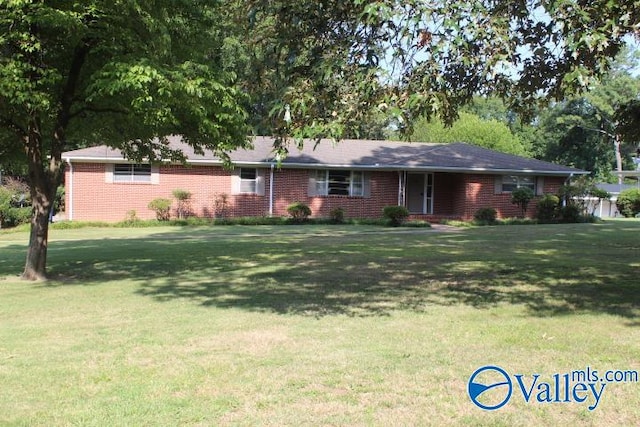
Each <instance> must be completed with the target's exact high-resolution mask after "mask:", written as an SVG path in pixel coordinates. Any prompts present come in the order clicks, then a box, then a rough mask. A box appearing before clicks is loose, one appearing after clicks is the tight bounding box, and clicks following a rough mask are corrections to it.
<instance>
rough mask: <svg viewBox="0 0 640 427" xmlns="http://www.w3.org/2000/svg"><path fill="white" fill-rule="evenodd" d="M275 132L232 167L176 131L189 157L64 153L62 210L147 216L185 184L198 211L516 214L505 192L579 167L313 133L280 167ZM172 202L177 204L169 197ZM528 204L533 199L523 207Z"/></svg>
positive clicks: (86, 216) (552, 181)
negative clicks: (159, 159) (156, 161)
mask: <svg viewBox="0 0 640 427" xmlns="http://www.w3.org/2000/svg"><path fill="white" fill-rule="evenodd" d="M273 142H274V140H273V139H272V138H267V137H256V138H255V140H254V149H252V150H236V151H234V152H232V153H231V154H230V156H231V159H232V161H233V162H234V165H235V169H233V170H227V169H224V168H223V167H222V162H221V161H220V159H219V158H217V157H215V156H214V155H213V154H211V153H205V154H204V155H198V154H195V153H194V152H193V149H191V148H190V147H189V146H187V145H185V144H183V143H182V142H181V140H180V138H179V137H171V138H170V143H171V146H172V147H174V148H175V147H180V148H182V149H183V151H184V153H185V154H186V156H187V159H188V160H187V164H186V165H182V164H161V165H149V164H134V163H132V162H129V161H127V160H126V159H124V158H123V156H122V154H121V153H120V152H119V151H118V150H114V149H111V148H108V147H106V146H99V147H92V148H85V149H81V150H76V151H70V152H66V153H64V155H63V159H64V160H65V161H66V162H67V163H68V167H67V170H66V176H65V182H66V208H67V218H68V219H70V220H101V221H120V220H123V219H125V217H126V216H127V212H129V211H132V210H135V212H136V216H137V217H139V218H154V212H153V211H151V210H150V209H149V208H148V207H147V205H148V204H149V202H150V201H151V200H153V199H155V198H159V197H163V198H169V199H172V195H171V193H172V191H173V190H175V189H178V188H180V189H184V190H188V191H190V192H191V193H192V194H193V196H192V201H191V210H192V212H193V214H194V215H197V216H206V217H214V216H227V217H239V216H285V215H287V211H286V208H287V206H288V205H289V204H291V203H293V202H298V201H299V202H304V203H306V204H308V205H309V206H310V207H311V209H312V212H313V216H315V217H328V216H329V212H330V211H331V210H332V209H334V208H338V207H340V208H343V209H344V210H345V214H346V217H348V218H378V217H380V216H381V213H382V209H383V207H385V206H389V205H403V206H406V207H407V208H408V209H409V211H410V212H411V213H412V215H413V216H414V217H416V218H421V219H426V220H430V221H437V220H439V219H442V218H457V219H470V218H472V217H473V214H474V213H475V212H476V211H477V210H478V209H479V208H482V207H493V208H495V209H496V210H497V211H498V215H499V217H502V218H504V217H513V216H518V215H520V214H521V212H520V208H518V207H517V206H515V205H513V204H511V196H510V192H511V191H512V190H514V189H516V188H518V187H523V186H524V187H529V188H531V189H532V190H534V192H535V194H537V195H542V194H545V193H556V192H557V190H558V189H559V187H560V186H562V185H563V184H564V183H565V182H566V181H567V180H568V179H569V178H570V177H571V176H574V175H580V174H585V173H586V172H584V171H581V170H578V169H574V168H570V167H565V166H559V165H556V164H552V163H548V162H543V161H539V160H534V159H528V158H524V157H518V156H513V155H509V154H504V153H499V152H496V151H492V150H487V149H484V148H481V147H477V146H474V145H468V144H463V143H452V144H424V143H400V142H390V141H363V140H343V141H340V142H339V143H338V144H335V145H334V144H333V143H332V142H331V141H329V140H323V141H320V143H319V144H317V146H315V149H314V145H315V144H314V142H313V141H310V142H308V143H306V144H305V146H304V148H303V149H302V150H298V149H295V148H292V149H291V150H290V153H289V155H288V157H286V158H285V159H284V160H283V161H282V162H281V164H280V165H278V163H277V161H276V160H275V159H274V156H273ZM174 206H175V203H174ZM533 212H535V202H533V203H531V204H530V206H529V215H533Z"/></svg>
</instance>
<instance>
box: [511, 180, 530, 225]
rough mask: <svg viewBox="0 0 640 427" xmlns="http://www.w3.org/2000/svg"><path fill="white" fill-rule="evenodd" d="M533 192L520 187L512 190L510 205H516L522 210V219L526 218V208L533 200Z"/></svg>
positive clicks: (527, 188)
mask: <svg viewBox="0 0 640 427" xmlns="http://www.w3.org/2000/svg"><path fill="white" fill-rule="evenodd" d="M533 196H534V194H533V190H531V189H530V188H529V187H521V188H517V189H515V190H513V192H512V193H511V203H513V204H514V205H518V206H519V207H520V209H522V217H523V218H524V217H525V216H527V207H528V206H529V202H530V201H531V199H533Z"/></svg>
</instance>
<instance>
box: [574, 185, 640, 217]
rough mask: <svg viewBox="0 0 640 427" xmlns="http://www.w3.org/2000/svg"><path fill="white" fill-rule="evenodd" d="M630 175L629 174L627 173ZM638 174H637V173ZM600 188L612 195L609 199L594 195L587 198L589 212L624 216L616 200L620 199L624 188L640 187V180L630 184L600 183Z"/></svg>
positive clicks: (605, 215) (598, 214) (604, 215)
mask: <svg viewBox="0 0 640 427" xmlns="http://www.w3.org/2000/svg"><path fill="white" fill-rule="evenodd" d="M627 176H628V175H627ZM636 176H637V175H636ZM597 186H598V188H600V189H601V190H605V191H606V192H607V193H609V194H610V195H611V196H610V197H609V198H608V199H603V200H600V199H596V198H594V197H590V198H587V199H586V209H587V212H588V213H590V214H592V215H595V216H597V217H600V218H615V217H622V216H623V215H622V214H621V213H620V212H618V207H617V205H616V202H617V201H618V196H619V195H620V193H621V192H623V191H624V190H628V189H631V188H640V181H639V182H638V184H635V185H633V184H632V185H629V184H598V185H597Z"/></svg>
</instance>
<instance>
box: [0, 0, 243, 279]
mask: <svg viewBox="0 0 640 427" xmlns="http://www.w3.org/2000/svg"><path fill="white" fill-rule="evenodd" d="M219 6H220V4H219V3H218V2H212V1H198V0H195V1H192V0H190V1H186V0H184V1H181V0H178V1H175V0H173V1H168V0H167V1H160V0H158V1H151V2H147V1H136V0H131V1H113V0H108V1H106V0H105V1H101V0H87V1H82V2H78V1H57V2H48V1H47V2H45V1H38V0H15V1H2V2H0V51H1V52H2V56H1V57H0V124H1V125H2V127H1V128H0V140H2V141H3V143H2V144H1V145H2V146H4V145H5V144H6V145H7V146H11V147H14V148H15V147H17V146H19V147H20V150H21V151H23V153H26V163H27V165H28V176H29V183H30V190H31V199H32V204H33V219H32V221H31V234H30V240H29V248H28V253H27V258H26V263H25V269H24V273H23V277H24V278H26V279H38V278H43V277H45V275H46V260H47V241H48V218H49V213H50V210H51V208H52V204H53V201H54V196H55V191H56V188H57V187H58V185H59V184H60V182H61V179H62V175H63V167H62V166H63V165H62V160H61V155H62V152H63V151H65V150H68V149H72V148H74V147H75V146H76V144H78V143H80V142H81V141H91V142H92V143H96V142H100V143H106V144H109V145H111V146H113V147H117V148H121V149H123V151H124V152H125V153H126V155H127V156H129V157H130V158H131V159H138V160H142V159H148V160H150V161H156V160H158V159H160V158H163V159H164V158H173V159H179V158H180V155H181V153H180V152H177V151H175V150H173V149H172V148H171V147H169V146H168V145H167V144H166V140H165V136H167V135H171V134H177V133H179V134H181V135H183V137H184V139H185V141H186V142H187V143H189V144H191V145H193V146H194V147H200V148H202V147H207V148H211V149H213V150H214V151H216V152H218V153H220V154H223V153H224V151H225V150H229V149H231V148H233V147H236V146H238V145H243V144H244V143H246V134H247V128H246V125H245V113H244V110H243V109H242V108H241V107H240V106H239V104H238V100H239V99H241V98H242V96H241V94H240V92H239V91H237V90H235V89H234V88H233V87H232V83H233V81H232V77H233V76H231V75H229V74H225V73H224V72H223V69H222V66H221V64H220V61H219V51H220V46H221V43H220V36H219V34H217V32H216V31H217V29H218V25H217V22H218V21H217V17H218V13H219V12H220V9H219Z"/></svg>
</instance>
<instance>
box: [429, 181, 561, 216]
mask: <svg viewBox="0 0 640 427" xmlns="http://www.w3.org/2000/svg"><path fill="white" fill-rule="evenodd" d="M495 179H496V176H495V175H487V174H449V173H436V174H435V176H434V212H433V213H434V215H437V216H451V217H460V218H462V219H472V218H473V215H474V213H475V212H476V211H477V210H478V209H480V208H484V207H490V208H494V209H496V211H497V212H498V217H499V218H510V217H517V216H521V215H522V212H521V210H520V208H519V207H518V206H517V205H514V204H512V203H511V194H510V193H502V194H496V193H495ZM564 180H565V178H563V177H544V188H543V193H544V194H548V193H554V194H555V193H557V191H558V189H559V188H560V187H561V186H562V185H563V184H564ZM536 200H537V198H535V199H534V200H532V201H531V203H530V204H529V206H528V209H527V216H528V217H533V216H534V215H535V211H536Z"/></svg>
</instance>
